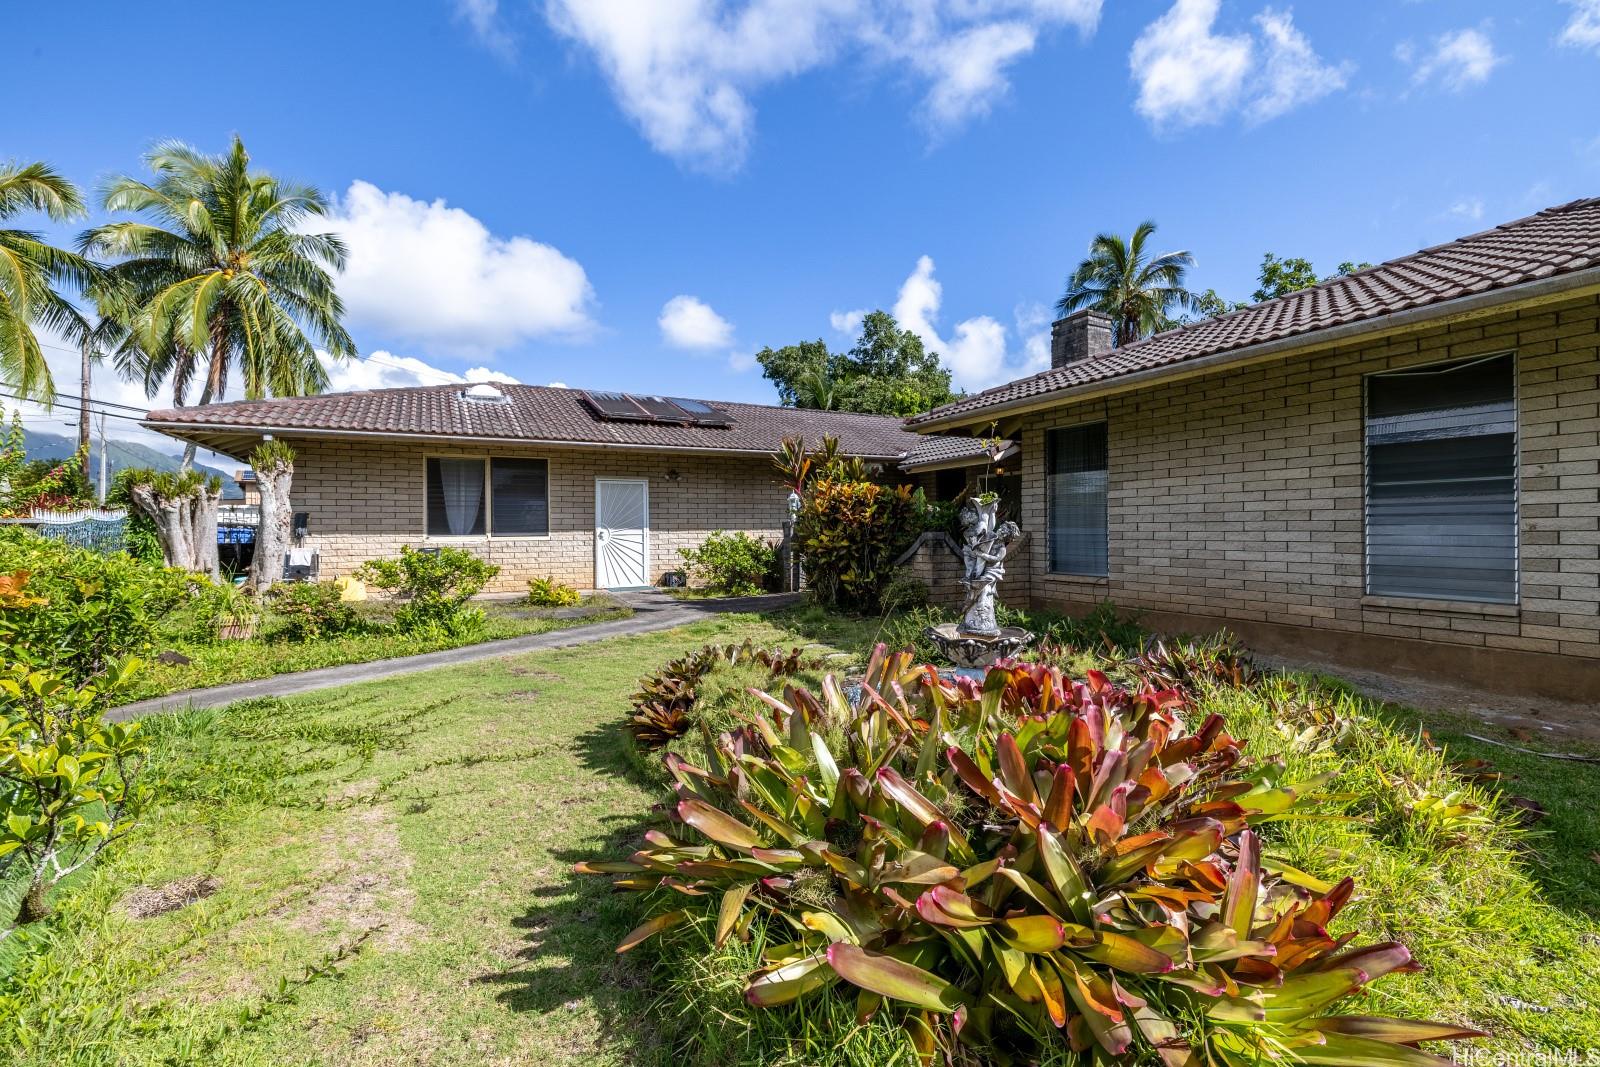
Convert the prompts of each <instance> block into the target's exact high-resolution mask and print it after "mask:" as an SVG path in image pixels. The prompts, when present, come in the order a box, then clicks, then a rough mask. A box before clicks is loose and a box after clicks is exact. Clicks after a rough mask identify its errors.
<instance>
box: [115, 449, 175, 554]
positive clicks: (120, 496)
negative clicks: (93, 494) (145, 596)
mask: <svg viewBox="0 0 1600 1067" xmlns="http://www.w3.org/2000/svg"><path fill="white" fill-rule="evenodd" d="M140 477H148V475H146V473H145V472H144V471H141V470H139V469H137V468H133V467H129V468H125V469H123V470H120V471H118V472H117V473H116V474H115V475H113V476H112V478H111V487H110V488H109V489H107V490H106V504H107V505H108V506H110V507H116V508H124V509H126V511H127V512H128V517H127V518H126V519H124V520H123V527H122V550H123V551H124V552H126V553H127V554H128V555H130V556H132V557H133V558H134V559H136V560H139V561H141V562H143V563H154V564H156V565H157V566H159V565H160V564H161V562H162V559H163V557H162V555H161V538H160V536H158V535H157V534H156V524H155V520H154V519H152V518H150V516H148V515H146V514H145V513H144V512H143V511H140V510H139V509H138V508H136V507H134V505H133V492H132V490H130V489H129V488H128V487H129V486H130V485H132V484H133V482H134V481H135V480H136V479H138V478H140Z"/></svg>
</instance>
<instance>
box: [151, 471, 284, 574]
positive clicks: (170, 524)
mask: <svg viewBox="0 0 1600 1067" xmlns="http://www.w3.org/2000/svg"><path fill="white" fill-rule="evenodd" d="M127 487H128V495H129V497H130V498H131V499H132V500H133V504H134V507H136V508H138V509H139V511H140V513H141V514H143V515H145V516H146V517H147V518H149V519H150V521H151V522H153V523H154V524H155V527H156V537H157V538H159V539H160V541H161V555H162V558H163V561H164V562H165V563H166V565H167V566H169V567H177V568H179V569H181V570H186V571H191V572H193V573H195V574H203V575H205V576H206V577H208V578H216V577H218V576H219V575H220V574H221V570H222V568H221V567H220V566H219V565H218V562H217V507H218V505H220V504H221V503H222V480H221V479H220V478H215V477H213V478H205V477H202V476H201V475H200V474H199V473H198V472H196V471H192V470H185V471H176V472H174V471H152V470H140V471H136V472H134V473H132V474H130V475H128V481H127ZM258 551H259V549H258Z"/></svg>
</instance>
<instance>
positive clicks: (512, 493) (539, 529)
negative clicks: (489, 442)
mask: <svg viewBox="0 0 1600 1067" xmlns="http://www.w3.org/2000/svg"><path fill="white" fill-rule="evenodd" d="M489 484H490V489H491V492H490V496H489V499H490V517H489V532H490V533H492V534H495V535H496V536H501V535H509V534H523V535H528V534H533V535H538V536H541V537H542V536H543V535H545V534H547V533H549V532H550V499H549V497H550V494H549V464H548V463H547V462H546V461H545V460H542V459H500V458H495V459H491V460H490V461H489Z"/></svg>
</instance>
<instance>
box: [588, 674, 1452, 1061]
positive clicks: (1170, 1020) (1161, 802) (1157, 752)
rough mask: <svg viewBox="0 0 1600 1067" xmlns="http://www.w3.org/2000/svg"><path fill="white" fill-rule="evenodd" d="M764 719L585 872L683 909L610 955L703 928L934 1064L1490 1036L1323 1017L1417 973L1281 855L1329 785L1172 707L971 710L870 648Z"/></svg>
mask: <svg viewBox="0 0 1600 1067" xmlns="http://www.w3.org/2000/svg"><path fill="white" fill-rule="evenodd" d="M763 700H764V702H765V708H766V710H765V713H763V714H758V715H753V716H751V717H750V719H749V721H748V722H747V724H746V725H744V726H743V727H741V728H739V729H736V730H732V731H729V732H727V733H724V734H723V735H722V736H721V737H719V738H717V739H715V740H714V741H712V740H710V739H708V743H707V745H706V751H705V760H704V765H703V766H695V765H693V764H691V763H690V762H688V761H687V760H685V759H683V758H682V757H681V756H679V755H678V754H676V753H674V752H670V751H669V752H668V753H667V754H666V755H665V757H664V760H665V763H666V767H667V770H668V771H669V772H670V774H671V776H672V778H673V780H674V783H675V792H676V800H675V803H674V804H673V805H672V806H671V807H670V808H669V810H668V813H667V814H668V818H669V825H668V827H667V828H666V829H665V830H652V831H651V832H650V833H648V834H647V835H646V838H645V844H644V846H643V847H642V848H641V849H640V850H639V851H637V852H635V853H634V854H633V855H632V857H630V858H629V859H627V860H621V861H612V860H595V861H590V862H586V863H581V864H579V865H578V868H577V869H578V870H579V871H580V872H582V873H590V874H609V875H616V876H618V877H617V881H616V885H617V887H618V888H619V889H623V890H631V891H646V892H655V891H658V890H659V891H662V892H656V894H655V897H654V899H655V900H658V901H661V900H670V901H672V905H671V910H666V911H661V912H659V913H658V914H655V915H654V916H652V917H651V918H649V919H648V920H647V921H646V922H644V923H643V924H641V925H640V926H639V927H638V928H637V929H635V930H634V931H633V932H631V933H630V934H628V935H627V937H625V938H624V939H623V941H622V943H621V944H620V945H619V946H618V951H626V950H628V949H630V948H632V947H634V946H635V945H638V944H639V943H641V942H642V941H644V940H646V939H647V938H649V937H651V936H653V935H655V934H658V933H660V932H662V931H666V930H670V929H672V928H673V927H675V926H678V925H681V924H684V923H689V922H695V923H703V924H705V926H706V927H707V928H708V929H710V928H712V927H714V931H715V932H714V938H713V939H714V942H715V944H717V945H719V946H720V945H722V944H724V943H725V942H726V941H727V940H728V939H729V938H732V937H739V938H741V939H751V940H752V941H753V943H756V944H759V945H760V946H761V949H760V951H761V956H762V959H763V965H762V966H761V967H760V968H759V969H757V970H756V971H755V972H754V973H752V974H750V975H749V978H748V984H747V986H746V990H745V997H746V999H747V1001H748V1002H749V1003H750V1004H752V1005H753V1006H755V1007H757V1008H770V1007H776V1006H779V1005H784V1004H789V1003H792V1002H794V1001H797V1000H801V999H802V998H806V997H815V996H827V995H838V994H840V993H853V994H854V996H855V1002H856V1007H857V1017H858V1019H862V1020H866V1019H868V1018H871V1017H873V1016H883V1017H885V1018H887V1019H890V1020H896V1021H898V1022H899V1023H900V1024H901V1025H902V1026H903V1027H904V1028H905V1030H906V1032H907V1034H908V1037H909V1040H910V1043H911V1044H912V1045H913V1047H914V1048H915V1049H916V1050H917V1051H918V1053H919V1055H920V1056H921V1057H922V1058H923V1062H925V1063H927V1062H932V1061H933V1060H934V1058H935V1057H936V1056H938V1055H939V1054H940V1053H941V1052H942V1054H943V1059H942V1060H941V1062H949V1063H954V1064H976V1063H1016V1062H1036V1061H1037V1060H1038V1059H1040V1058H1042V1057H1043V1056H1045V1055H1047V1054H1055V1055H1061V1054H1063V1053H1072V1054H1076V1058H1075V1060H1074V1062H1080V1063H1085V1064H1088V1063H1096V1064H1111V1063H1125V1064H1134V1063H1138V1064H1164V1065H1167V1067H1189V1065H1197V1064H1201V1063H1210V1064H1217V1065H1219V1067H1247V1065H1248V1067H1256V1065H1259V1064H1261V1063H1267V1062H1271V1063H1278V1064H1318V1065H1333V1064H1339V1065H1345V1067H1348V1065H1351V1064H1366V1065H1369V1067H1421V1065H1439V1067H1443V1065H1444V1064H1445V1063H1446V1062H1447V1061H1444V1060H1441V1059H1438V1058H1436V1057H1433V1056H1430V1055H1427V1054H1425V1053H1422V1052H1420V1051H1418V1050H1416V1049H1415V1048H1413V1047H1409V1046H1410V1045H1411V1044H1412V1043H1415V1042H1419V1041H1424V1040H1445V1039H1450V1038H1459V1037H1472V1036H1480V1035H1478V1033H1477V1032H1476V1031H1474V1030H1471V1029H1468V1028H1465V1027H1459V1026H1453V1025H1449V1024H1442V1023H1426V1022H1412V1021H1407V1020H1398V1019H1388V1018H1378V1017H1373V1016H1367V1015H1329V1014H1327V1013H1328V1012H1329V1010H1330V1009H1335V1008H1336V1007H1338V1006H1339V1005H1340V1004H1341V1002H1343V1001H1345V1000H1346V999H1347V998H1350V997H1351V996H1353V995H1354V994H1356V993H1358V992H1359V991H1360V990H1361V989H1362V988H1363V987H1364V986H1366V985H1368V984H1369V983H1371V982H1375V981H1377V980H1379V979H1382V978H1384V977H1385V976H1386V975H1389V974H1392V973H1395V972H1400V971H1406V970H1414V969H1416V968H1415V965H1414V964H1413V963H1412V962H1411V957H1410V954H1409V953H1408V952H1407V950H1406V949H1405V948H1404V947H1403V946H1402V945H1400V944H1398V943H1394V942H1388V943H1383V944H1373V945H1363V946H1356V945H1354V944H1353V943H1352V942H1353V936H1352V935H1343V936H1337V935H1335V934H1333V933H1332V932H1331V931H1330V927H1331V924H1332V922H1333V920H1334V919H1335V918H1336V917H1337V916H1338V914H1339V912H1340V911H1341V909H1342V908H1343V907H1344V906H1345V905H1346V904H1347V903H1348V902H1349V900H1350V899H1351V897H1352V895H1353V894H1354V891H1355V886H1354V883H1353V882H1352V881H1351V880H1350V879H1345V880H1343V881H1341V882H1339V883H1338V884H1335V885H1329V884H1327V883H1323V882H1320V881H1318V880H1317V879H1316V878H1314V877H1312V876H1311V875H1308V874H1306V873H1304V872H1301V871H1299V870H1297V869H1295V868H1293V867H1290V866H1288V865H1287V864H1285V863H1283V862H1282V861H1281V860H1280V859H1278V858H1276V857H1274V856H1272V855H1271V853H1270V851H1269V850H1268V849H1267V848H1266V846H1265V845H1264V842H1263V839H1262V837H1261V836H1260V833H1259V828H1260V827H1262V826H1264V825H1267V824H1270V823H1272V822H1275V821H1277V820H1279V819H1282V818H1303V817H1306V816H1308V815H1312V814H1315V813H1316V811H1318V810H1319V809H1320V807H1321V798H1320V797H1319V795H1318V793H1317V789H1318V787H1319V784H1320V783H1317V782H1309V783H1299V784H1291V783H1287V782H1283V781H1280V780H1279V776H1280V771H1279V769H1278V767H1277V765H1275V764H1272V763H1254V764H1253V763H1251V762H1249V761H1247V760H1246V759H1245V758H1244V755H1243V752H1242V750H1241V748H1240V746H1239V744H1238V742H1236V741H1235V740H1234V739H1233V738H1232V737H1230V736H1229V734H1228V732H1227V730H1226V728H1225V726H1224V724H1223V722H1222V720H1221V719H1220V717H1218V716H1215V715H1212V716H1208V717H1207V718H1205V719H1204V720H1203V721H1202V722H1200V723H1199V724H1198V726H1194V727H1191V725H1190V724H1189V723H1188V722H1187V721H1186V720H1185V718H1184V709H1183V701H1182V698H1181V697H1180V696H1179V695H1178V694H1177V693H1175V692H1172V691H1170V690H1169V691H1157V690H1154V689H1150V688H1145V689H1142V690H1140V691H1138V692H1129V691H1127V690H1124V689H1121V688H1119V687H1117V686H1115V685H1113V684H1111V682H1110V681H1109V680H1108V679H1107V678H1106V677H1105V676H1104V675H1101V674H1098V673H1094V672H1091V673H1089V674H1088V676H1087V677H1086V679H1085V680H1084V681H1082V682H1077V681H1073V680H1071V679H1070V678H1067V677H1064V676H1063V675H1062V673H1061V672H1060V671H1059V670H1056V669H1054V668H1047V667H1043V666H1038V665H1016V666H1011V667H1006V668H995V669H992V670H991V671H990V672H989V673H988V675H987V677H986V679H985V681H984V683H983V685H982V687H981V688H980V687H979V686H978V685H977V684H976V683H974V682H972V681H969V680H966V679H961V680H958V681H955V682H951V681H947V680H944V679H942V678H940V677H939V675H938V674H937V673H936V672H934V671H933V670H932V669H931V668H927V667H921V666H917V665H915V664H914V663H913V662H912V661H911V659H910V657H909V656H907V655H904V654H900V655H888V654H886V653H885V651H884V649H883V648H882V646H880V647H879V649H878V650H877V651H876V652H875V654H874V657H873V661H872V663H870V664H869V667H868V671H867V675H866V677H865V679H864V680H863V682H862V685H861V696H860V699H859V700H858V701H857V702H855V703H852V702H851V701H850V700H848V699H847V698H846V696H845V694H844V691H843V690H842V689H841V687H840V686H839V684H838V682H837V681H836V680H835V679H834V678H832V677H831V676H830V677H829V678H828V679H826V680H825V682H824V685H823V691H822V694H821V695H820V696H817V695H814V694H812V693H809V692H806V691H802V690H798V689H794V688H791V689H790V690H788V691H787V692H786V693H785V695H784V697H783V698H782V699H779V698H777V697H774V696H764V697H763ZM758 924H759V926H760V931H759V932H760V935H761V936H760V938H759V939H756V938H755V934H756V932H757V931H756V927H757V926H758Z"/></svg>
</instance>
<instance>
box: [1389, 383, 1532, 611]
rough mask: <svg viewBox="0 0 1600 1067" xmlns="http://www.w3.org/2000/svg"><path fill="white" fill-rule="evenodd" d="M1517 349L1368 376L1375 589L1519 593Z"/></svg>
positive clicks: (1435, 595) (1447, 594) (1494, 595)
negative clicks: (1514, 354)
mask: <svg viewBox="0 0 1600 1067" xmlns="http://www.w3.org/2000/svg"><path fill="white" fill-rule="evenodd" d="M1515 380H1516V363H1515V360H1514V359H1513V357H1511V356H1509V355H1506V356H1493V357H1490V358H1488V359H1478V360H1471V361H1469V362H1464V363H1452V364H1448V365H1445V366H1441V367H1429V368H1425V369H1421V370H1415V371H1397V372H1394V373H1389V374H1375V375H1373V376H1371V377H1370V378H1368V379H1367V592H1368V593H1369V594H1371V595H1373V596H1394V597H1407V598H1415V599H1425V600H1470V601H1480V602H1486V603H1500V604H1512V603H1516V600H1517V406H1516V385H1515Z"/></svg>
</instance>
